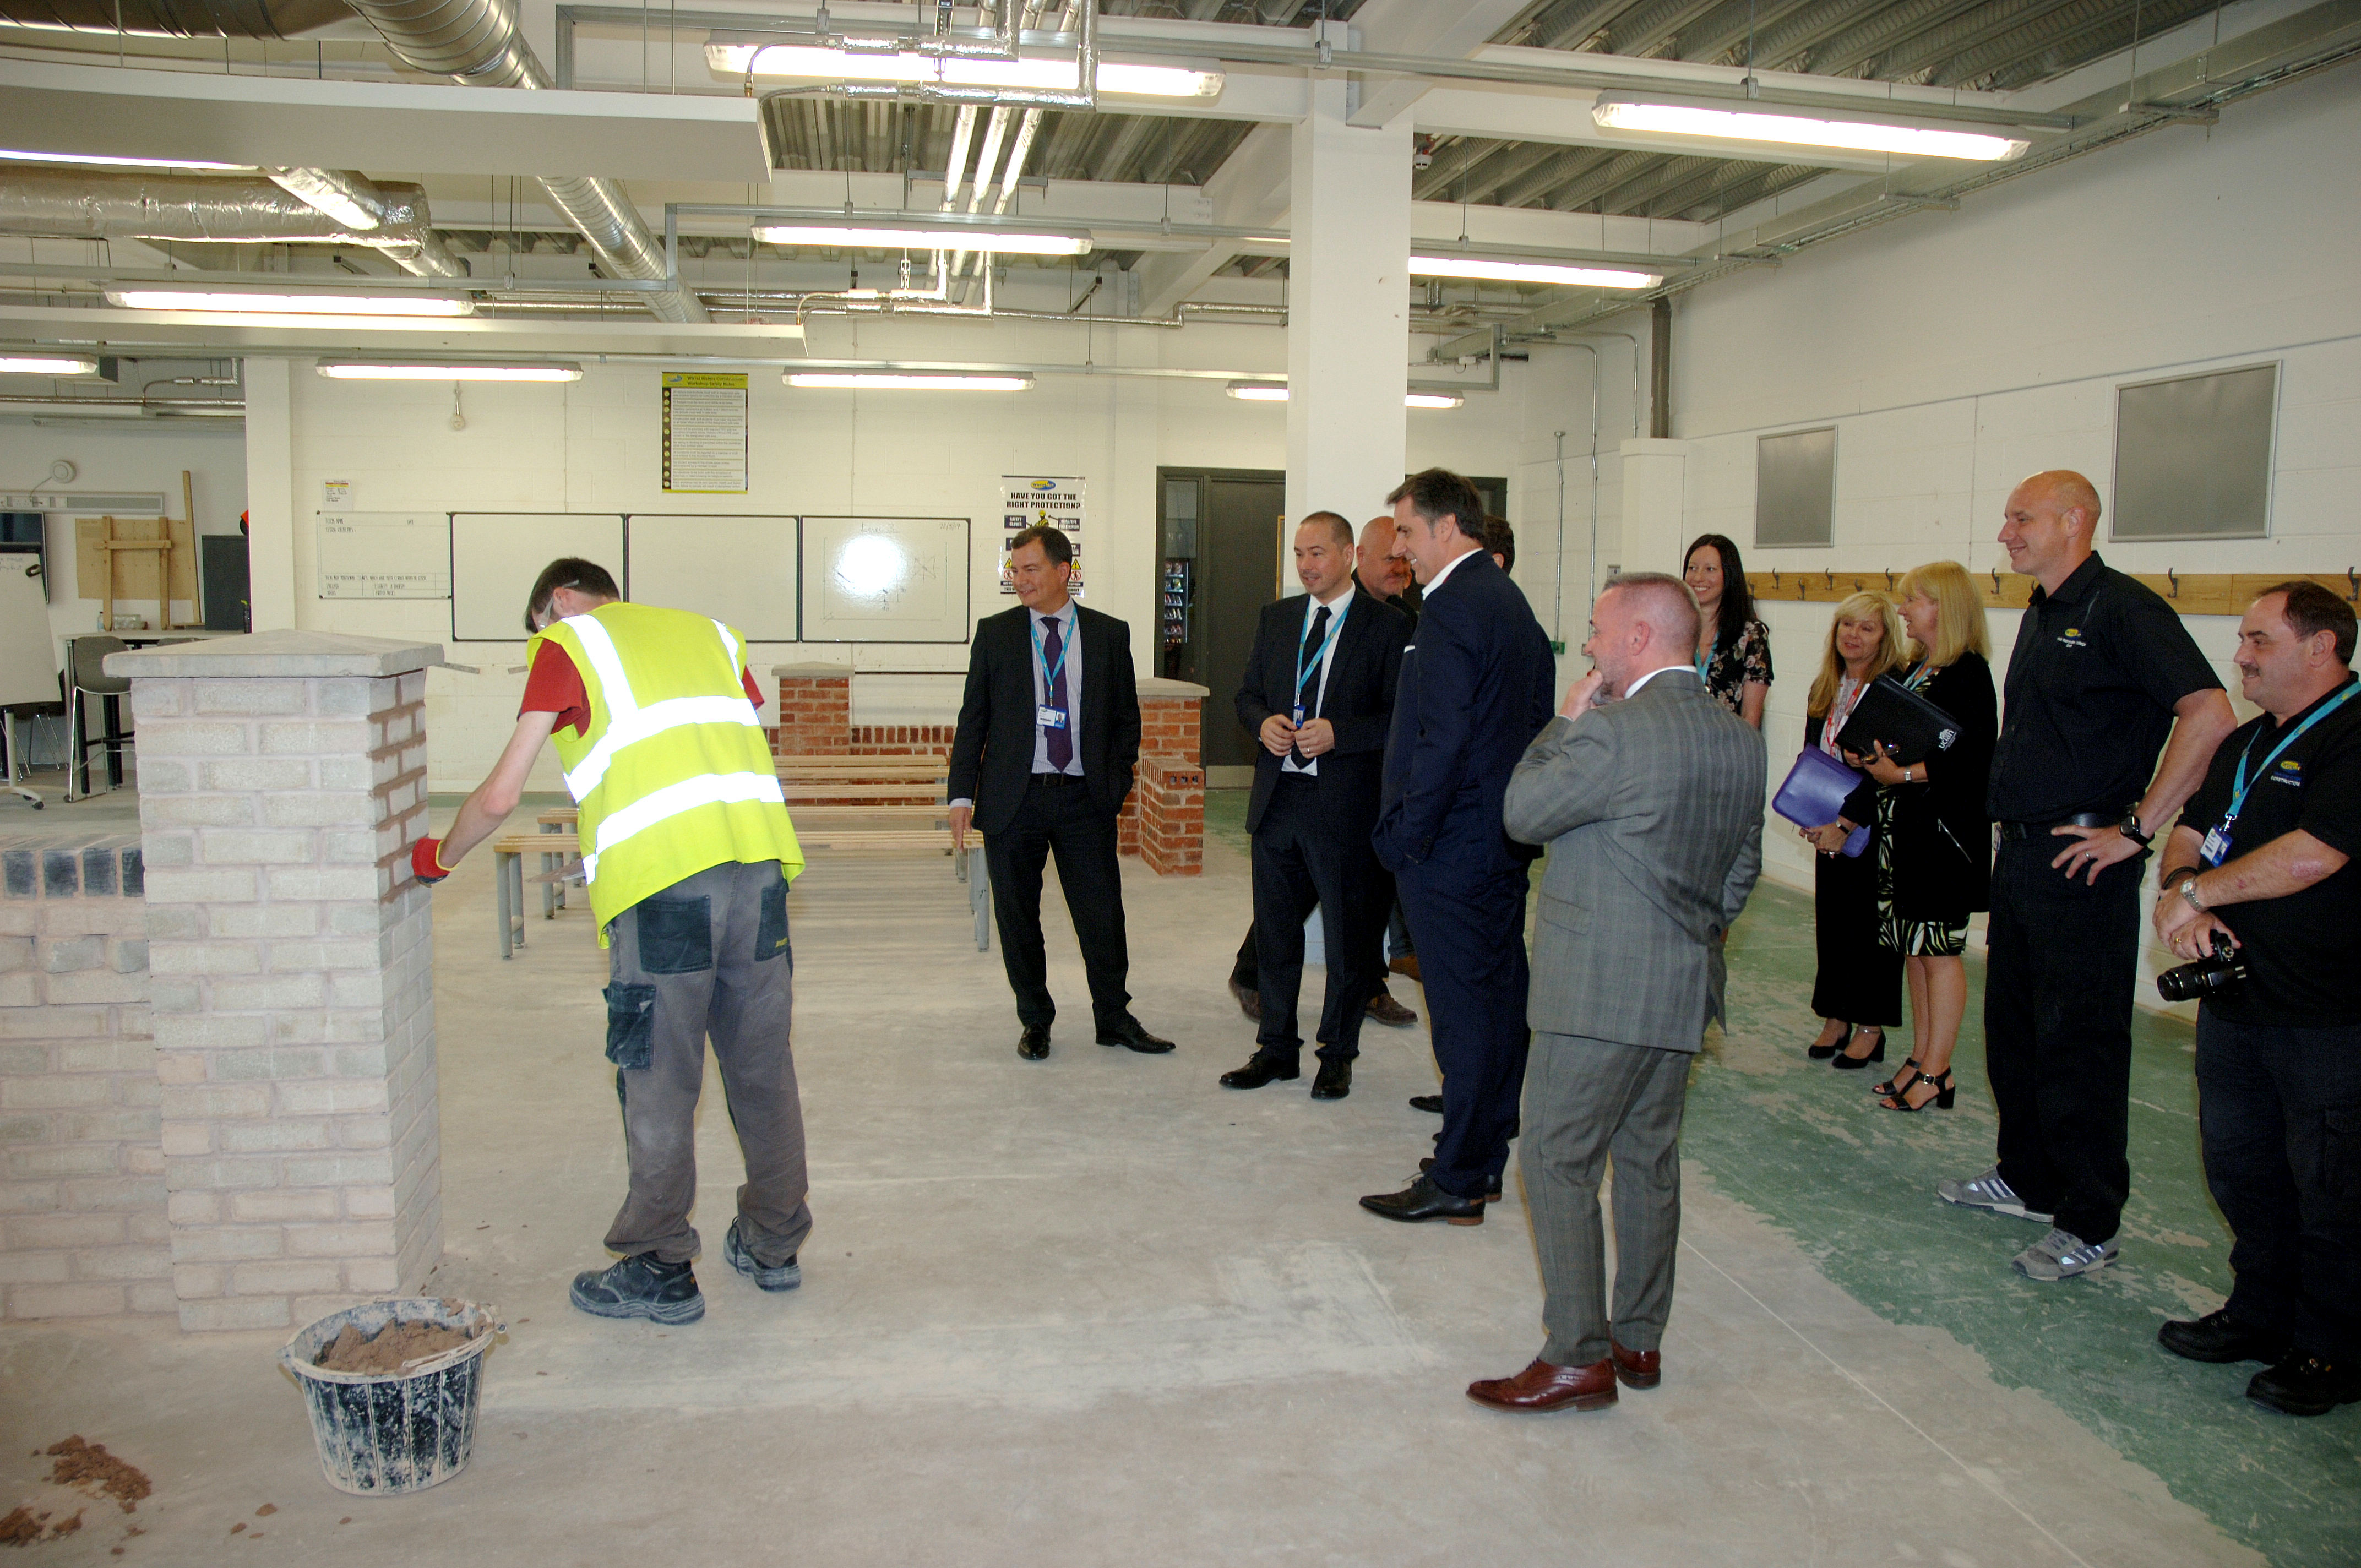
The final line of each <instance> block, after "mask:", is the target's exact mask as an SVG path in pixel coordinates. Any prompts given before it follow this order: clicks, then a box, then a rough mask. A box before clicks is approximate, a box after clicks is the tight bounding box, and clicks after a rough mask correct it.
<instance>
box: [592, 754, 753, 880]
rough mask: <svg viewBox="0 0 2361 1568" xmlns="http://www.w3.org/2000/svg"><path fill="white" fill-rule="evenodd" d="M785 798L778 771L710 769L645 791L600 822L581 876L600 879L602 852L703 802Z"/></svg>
mask: <svg viewBox="0 0 2361 1568" xmlns="http://www.w3.org/2000/svg"><path fill="white" fill-rule="evenodd" d="M786 798H787V797H786V794H785V791H783V790H781V789H780V788H779V775H778V774H776V773H708V774H706V775H705V776H704V777H702V778H695V779H683V780H682V781H681V782H680V783H678V784H672V785H668V786H667V787H665V788H664V789H660V790H658V791H656V792H655V794H653V795H642V796H641V797H640V798H639V799H637V800H635V801H633V802H631V805H629V806H625V807H623V808H622V809H621V810H620V811H618V812H616V813H615V814H614V815H613V816H611V817H606V818H605V819H604V820H602V821H601V822H600V823H599V824H598V848H597V849H595V850H585V851H583V855H582V880H583V882H584V883H594V882H597V881H598V857H599V856H601V855H603V854H605V853H606V852H607V851H608V850H611V849H613V848H614V847H615V846H616V845H618V844H620V843H621V842H623V841H624V840H625V839H630V838H632V837H634V836H635V835H637V834H640V833H643V832H645V831H646V830H647V829H649V828H653V827H654V826H655V825H656V824H657V823H659V822H662V821H664V819H665V818H666V817H677V816H679V815H680V814H681V813H682V812H684V811H694V810H696V809H697V807H698V806H727V805H729V804H730V803H731V802H733V801H740V800H775V801H777V802H779V803H780V804H781V805H782V806H784V805H785V804H786Z"/></svg>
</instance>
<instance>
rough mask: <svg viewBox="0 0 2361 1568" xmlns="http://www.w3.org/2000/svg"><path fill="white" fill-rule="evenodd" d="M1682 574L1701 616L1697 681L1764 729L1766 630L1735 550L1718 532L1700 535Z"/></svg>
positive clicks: (1767, 684) (1768, 639) (1768, 652)
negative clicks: (1759, 617)
mask: <svg viewBox="0 0 2361 1568" xmlns="http://www.w3.org/2000/svg"><path fill="white" fill-rule="evenodd" d="M1685 559H1686V565H1683V566H1682V568H1681V575H1682V576H1683V577H1685V578H1686V580H1687V582H1688V585H1689V592H1691V593H1693V594H1695V595H1697V609H1700V610H1702V611H1704V614H1703V616H1702V617H1701V618H1700V619H1699V620H1698V624H1697V678H1698V679H1700V680H1702V681H1704V682H1705V689H1706V690H1708V691H1709V692H1711V693H1712V694H1713V695H1714V696H1718V697H1719V698H1720V699H1721V700H1722V701H1723V702H1725V703H1728V704H1729V705H1730V711H1731V712H1732V713H1735V714H1736V715H1738V717H1739V718H1743V719H1744V720H1746V722H1747V723H1749V724H1752V726H1754V728H1755V729H1762V728H1763V703H1764V702H1765V701H1766V700H1768V698H1769V697H1770V696H1771V629H1770V628H1769V627H1767V626H1764V625H1763V623H1762V622H1761V621H1759V620H1755V619H1754V596H1753V595H1752V593H1751V592H1749V591H1748V590H1747V587H1746V568H1745V567H1743V566H1741V565H1739V561H1738V546H1737V545H1735V544H1733V543H1730V541H1729V540H1728V539H1726V538H1724V537H1723V536H1722V535H1720V534H1719V533H1707V534H1701V535H1699V536H1698V538H1697V543H1694V544H1692V545H1690V546H1689V553H1688V554H1687V556H1686V558H1685Z"/></svg>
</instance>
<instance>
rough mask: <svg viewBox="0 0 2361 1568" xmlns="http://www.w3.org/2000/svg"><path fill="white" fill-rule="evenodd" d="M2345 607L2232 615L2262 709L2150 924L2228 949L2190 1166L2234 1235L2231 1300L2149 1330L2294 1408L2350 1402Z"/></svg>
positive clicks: (2357, 1178) (2355, 1348)
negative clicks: (2199, 1165) (2233, 1367)
mask: <svg viewBox="0 0 2361 1568" xmlns="http://www.w3.org/2000/svg"><path fill="white" fill-rule="evenodd" d="M2353 636H2354V620H2353V607H2352V606H2351V605H2349V604H2347V603H2345V600H2344V599H2343V598H2341V597H2339V596H2338V595H2336V594H2334V593H2332V592H2330V591H2329V590H2328V589H2326V588H2323V587H2321V586H2320V585H2319V584H2317V583H2301V582H2300V583H2282V584H2280V585H2279V587H2275V588H2269V589H2267V590H2265V592H2264V594H2263V596H2262V597H2261V598H2258V599H2257V600H2256V601H2255V602H2254V606H2253V608H2251V609H2248V610H2247V611H2246V620H2244V621H2243V622H2241V623H2240V625H2239V627H2238V674H2239V675H2240V676H2241V677H2242V679H2241V682H2240V685H2241V687H2242V689H2243V691H2244V693H2245V696H2246V700H2247V701H2248V702H2251V703H2254V704H2256V705H2257V706H2258V707H2261V708H2262V710H2263V712H2262V716H2261V717H2260V718H2256V719H2255V720H2254V721H2253V722H2251V723H2249V724H2247V725H2246V726H2245V727H2243V728H2242V729H2239V730H2238V731H2237V733H2235V735H2232V736H2231V737H2230V739H2229V740H2228V741H2227V742H2225V743H2224V745H2223V747H2222V749H2221V750H2220V751H2217V752H2215V753H2214V755H2213V769H2212V771H2211V772H2209V773H2207V774H2206V775H2205V783H2204V784H2202V786H2200V787H2199V789H2198V791H2197V793H2196V794H2195V795H2191V796H2190V797H2189V808H2188V809H2187V810H2186V811H2184V812H2182V813H2181V814H2180V826H2179V827H2178V828H2174V829H2173V830H2172V839H2171V841H2170V842H2169V843H2168V844H2167V845H2166V846H2165V851H2164V875H2163V876H2162V877H2161V878H2160V879H2159V886H2160V888H2161V891H2160V892H2159V893H2158V897H2157V905H2156V929H2157V935H2158V936H2159V937H2162V938H2164V940H2165V942H2166V945H2168V946H2169V947H2170V948H2172V950H2173V952H2174V953H2175V954H2176V955H2177V956H2179V957H2180V958H2181V959H2184V960H2185V959H2195V958H2198V957H2200V956H2201V955H2202V954H2205V953H2208V952H2211V951H2212V950H2213V942H2214V939H2215V938H2216V937H2217V935H2218V936H2222V937H2225V938H2227V939H2228V940H2229V941H2230V942H2231V943H2233V944H2234V945H2235V947H2236V948H2237V956H2238V957H2239V959H2242V960H2243V961H2244V962H2245V964H2246V971H2247V972H2246V981H2244V983H2242V984H2239V985H2237V986H2235V988H2233V989H2230V990H2227V991H2224V992H2219V993H2217V994H2213V995H2209V996H2207V997H2206V998H2205V999H2204V1001H2203V1002H2202V1003H2200V1004H2199V1006H2198V1010H2197V1116H2198V1123H2199V1125H2200V1127H2201V1129H2202V1137H2203V1140H2204V1148H2205V1179H2206V1184H2207V1186H2209V1187H2210V1188H2211V1189H2212V1190H2213V1201H2215V1202H2216V1203H2219V1204H2220V1205H2221V1206H2222V1213H2223V1215H2224V1218H2226V1219H2227V1220H2228V1221H2229V1222H2230V1229H2231V1230H2232V1231H2233V1232H2234V1233H2235V1235H2236V1238H2237V1239H2236V1242H2235V1245H2233V1246H2232V1247H2231V1249H2230V1267H2231V1270H2232V1272H2234V1273H2235V1275H2236V1276H2237V1284H2236V1286H2235V1288H2233V1289H2232V1290H2231V1292H2230V1299H2229V1302H2228V1304H2227V1305H2225V1306H2224V1307H2223V1308H2222V1309H2221V1310H2218V1311H2213V1312H2209V1313H2207V1314H2206V1315H2205V1316H2203V1317H2202V1318H2198V1319H2196V1320H2194V1321H2180V1322H2168V1323H2166V1324H2165V1325H2164V1326H2163V1327H2162V1328H2161V1329H2159V1330H2158V1332H2157V1338H2158V1340H2159V1341H2161V1342H2162V1343H2163V1344H2164V1347H2165V1348H2166V1349H2167V1350H2169V1351H2171V1352H2173V1353H2174V1354H2177V1355H2185V1356H2187V1357H2188V1358H2189V1359H2190V1360H2191V1361H2214V1362H2231V1361H2268V1362H2270V1363H2272V1364H2273V1365H2271V1367H2270V1368H2269V1370H2268V1371H2265V1372H2260V1373H2257V1374H2256V1376H2255V1378H2254V1380H2253V1381H2252V1382H2250V1383H2248V1384H2247V1385H2246V1398H2249V1399H2252V1400H2254V1401H2255V1402H2256V1403H2257V1404H2260V1405H2267V1406H2268V1407H2270V1408H2271V1409H2275V1410H2284V1411H2286V1412H2287V1413H2288V1414H2289V1415H2292V1416H2317V1415H2323V1414H2325V1413H2327V1412H2328V1411H2329V1410H2331V1409H2334V1408H2335V1407H2336V1406H2338V1405H2343V1404H2349V1403H2352V1402H2353V1401H2355V1400H2356V1399H2361V989H2356V985H2355V982H2354V973H2353V936H2354V932H2355V931H2356V929H2361V866H2356V865H2355V864H2354V863H2353V859H2352V857H2353V856H2354V855H2356V853H2361V700H2355V699H2356V696H2357V695H2361V685H2356V683H2355V681H2354V679H2353V670H2352V663H2353Z"/></svg>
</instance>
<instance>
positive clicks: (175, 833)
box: [107, 630, 443, 1329]
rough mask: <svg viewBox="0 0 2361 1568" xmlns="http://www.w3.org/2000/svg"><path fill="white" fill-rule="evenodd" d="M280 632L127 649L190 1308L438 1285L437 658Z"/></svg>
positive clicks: (301, 1314)
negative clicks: (414, 866)
mask: <svg viewBox="0 0 2361 1568" xmlns="http://www.w3.org/2000/svg"><path fill="white" fill-rule="evenodd" d="M442 662H443V653H442V650H441V649H440V648H439V647H436V646H434V645H431V644H412V643H405V642H398V641H389V640H387V639H384V638H376V637H346V636H338V635H335V634H333V633H328V632H316V631H292V630H280V631H266V632H262V633H259V634H258V635H255V636H250V637H226V638H220V639H216V640H212V641H199V642H188V643H180V644H175V645H172V646H168V647H161V648H154V649H147V650H142V651H139V652H129V653H116V654H112V655H110V656H109V660H108V664H107V673H108V674H122V675H129V676H130V677H131V678H132V681H131V703H132V709H133V711H134V712H135V713H136V714H137V716H138V720H139V796H140V798H139V821H140V829H141V838H142V848H143V852H144V859H145V862H146V867H147V892H148V966H149V969H150V971H151V973H150V996H151V1000H152V1003H153V1007H154V1025H155V1031H156V1052H157V1071H158V1076H159V1078H160V1079H161V1080H162V1083H163V1125H162V1140H163V1152H164V1180H165V1186H166V1188H167V1189H168V1192H169V1197H168V1199H167V1207H166V1212H167V1215H168V1217H169V1219H170V1234H171V1249H172V1285H173V1288H174V1291H175V1293H176V1294H177V1296H178V1298H179V1300H180V1312H181V1327H182V1328H183V1329H249V1328H287V1327H291V1326H294V1325H297V1324H301V1323H303V1322H306V1321H310V1320H312V1319H313V1318H316V1317H319V1316H322V1315H324V1314H325V1313H328V1312H331V1311H335V1310H337V1309H339V1308H341V1307H346V1306H349V1305H351V1304H353V1303H354V1302H355V1301H356V1300H360V1299H368V1298H369V1297H373V1296H388V1295H395V1294H401V1293H404V1292H409V1291H415V1290H417V1289H419V1288H421V1287H422V1286H423V1284H424V1282H425V1278H426V1274H427V1271H428V1270H429V1269H431V1268H432V1267H434V1265H435V1263H436V1262H438V1261H439V1260H440V1258H441V1256H442V1253H443V1219H442V1182H441V1165H440V1141H439V1138H438V1135H437V1133H438V1129H437V1122H436V1116H435V1101H434V1094H435V1072H434V997H433V985H434V970H433V956H434V949H433V943H432V940H431V938H430V935H429V915H428V909H427V890H426V889H424V888H423V887H421V886H420V885H419V884H418V883H416V882H415V881H414V880H412V877H411V875H410V871H409V866H408V860H409V853H410V845H411V843H412V840H414V839H417V838H418V837H419V835H420V834H422V833H423V832H424V830H425V826H426V737H425V731H424V729H423V716H424V710H425V698H426V673H425V672H426V667H427V666H428V665H430V664H439V663H442Z"/></svg>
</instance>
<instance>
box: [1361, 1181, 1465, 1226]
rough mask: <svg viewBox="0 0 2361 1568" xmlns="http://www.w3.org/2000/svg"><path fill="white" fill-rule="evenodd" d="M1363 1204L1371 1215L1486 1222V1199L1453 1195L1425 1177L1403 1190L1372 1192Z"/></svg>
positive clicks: (1400, 1218) (1409, 1218) (1456, 1223)
mask: <svg viewBox="0 0 2361 1568" xmlns="http://www.w3.org/2000/svg"><path fill="white" fill-rule="evenodd" d="M1361 1207H1362V1208H1364V1209H1367V1211H1368V1212H1370V1213H1372V1214H1383V1215H1384V1216H1385V1217H1386V1218H1387V1219H1389V1220H1407V1221H1413V1222H1415V1221H1419V1220H1447V1221H1449V1222H1450V1223H1453V1224H1455V1225H1480V1224H1482V1223H1484V1201H1483V1200H1482V1199H1481V1198H1458V1197H1454V1196H1453V1195H1452V1194H1451V1193H1448V1192H1445V1191H1444V1190H1443V1189H1442V1188H1440V1187H1437V1186H1436V1185H1435V1184H1434V1183H1433V1180H1432V1179H1429V1178H1427V1177H1425V1176H1421V1177H1420V1178H1419V1179H1417V1180H1416V1181H1413V1182H1411V1184H1410V1185H1409V1186H1408V1187H1405V1188H1403V1189H1402V1190H1400V1192H1376V1193H1372V1194H1370V1195H1369V1196H1368V1197H1367V1198H1364V1199H1362V1200H1361Z"/></svg>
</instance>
